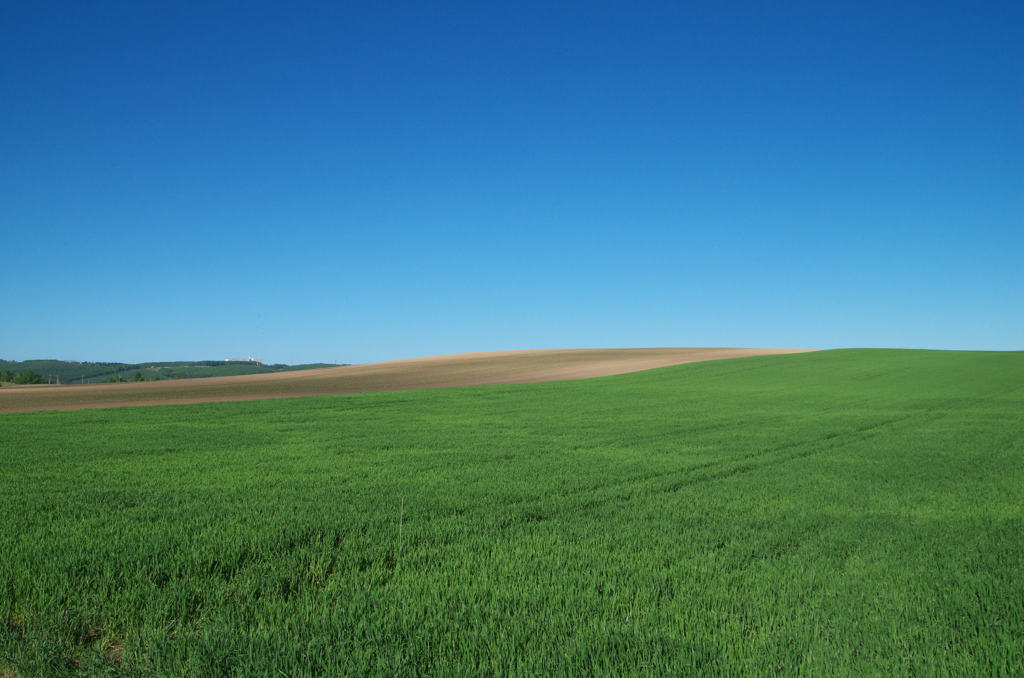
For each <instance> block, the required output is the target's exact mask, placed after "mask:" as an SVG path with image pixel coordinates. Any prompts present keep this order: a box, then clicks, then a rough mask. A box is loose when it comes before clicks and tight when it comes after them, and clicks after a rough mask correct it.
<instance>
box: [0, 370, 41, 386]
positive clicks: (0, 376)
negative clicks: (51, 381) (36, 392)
mask: <svg viewBox="0 0 1024 678" xmlns="http://www.w3.org/2000/svg"><path fill="white" fill-rule="evenodd" d="M0 383H7V384H45V383H46V380H45V379H43V377H42V376H41V375H38V374H36V373H35V372H33V371H32V370H25V371H24V372H19V373H18V374H14V373H13V372H11V371H10V370H2V371H0Z"/></svg>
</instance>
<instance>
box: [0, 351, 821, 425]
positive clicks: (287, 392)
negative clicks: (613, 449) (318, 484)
mask: <svg viewBox="0 0 1024 678" xmlns="http://www.w3.org/2000/svg"><path fill="white" fill-rule="evenodd" d="M804 352H806V351H805V350H803V349H773V348H623V349H551V350H539V351H489V352H484V353H457V354H452V355H439V356H431V357H427V358H411V359H408V360H392V361H389V362H383V363H369V364H366V365H347V366H345V367H328V368H324V369H319V370H304V371H298V372H278V373H275V374H254V375H246V376H240V377H211V378H206V379H187V380H169V381H147V382H139V383H134V382H129V383H122V384H86V385H84V386H74V385H69V386H20V387H5V388H3V389H0V412H32V411H36V410H77V409H85V408H97V407H131V406H137V405H171V404H181V403H205V402H218V401H225V400H261V399H264V398H293V397H298V396H309V395H330V394H338V393H364V392H367V391H398V390H403V389H412V388H437V387H443V386H479V385H484V384H525V383H530V382H538V381H561V380H564V379H584V378H587V377H606V376H609V375H612V374H624V373H626V372H638V371H640V370H649V369H653V368H656V367H667V366H669V365H681V364H683V363H692V362H699V361H702V360H719V359H722V358H742V357H749V356H758V355H775V354H780V353H804Z"/></svg>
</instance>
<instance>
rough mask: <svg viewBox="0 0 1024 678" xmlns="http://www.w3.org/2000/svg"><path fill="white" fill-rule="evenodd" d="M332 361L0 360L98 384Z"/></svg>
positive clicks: (14, 368)
mask: <svg viewBox="0 0 1024 678" xmlns="http://www.w3.org/2000/svg"><path fill="white" fill-rule="evenodd" d="M334 366H335V365H334V364H333V363H312V364H309V365H281V364H278V365H261V364H259V363H255V362H239V361H230V362H228V361H226V360H196V361H192V362H188V361H184V362H182V361H179V362H152V363H131V364H129V363H89V362H83V363H80V362H75V361H71V360H22V361H16V360H0V371H3V370H7V371H8V372H12V373H14V374H19V373H21V372H25V371H29V370H31V371H32V372H35V373H36V374H39V375H40V376H42V377H43V379H44V380H47V381H51V380H52V382H53V383H57V382H58V380H59V382H60V383H61V384H83V383H84V384H98V383H105V382H108V381H110V379H111V378H115V377H120V378H121V379H123V380H124V381H132V380H133V379H134V378H135V373H136V372H138V373H140V374H141V375H142V378H143V379H146V380H147V381H148V380H150V379H200V378H204V377H231V376H236V375H240V374H267V373H269V372H291V371H295V370H312V369H317V368H320V367H334Z"/></svg>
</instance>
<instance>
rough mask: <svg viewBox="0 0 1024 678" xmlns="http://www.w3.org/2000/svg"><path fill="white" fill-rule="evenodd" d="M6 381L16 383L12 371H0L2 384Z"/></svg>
mask: <svg viewBox="0 0 1024 678" xmlns="http://www.w3.org/2000/svg"><path fill="white" fill-rule="evenodd" d="M4 381H14V372H11V371H10V370H3V371H0V382H4Z"/></svg>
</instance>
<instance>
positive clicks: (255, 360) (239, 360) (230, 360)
mask: <svg viewBox="0 0 1024 678" xmlns="http://www.w3.org/2000/svg"><path fill="white" fill-rule="evenodd" d="M224 362H226V363H256V364H257V365H266V364H267V361H266V360H261V359H260V358H225V359H224Z"/></svg>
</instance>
